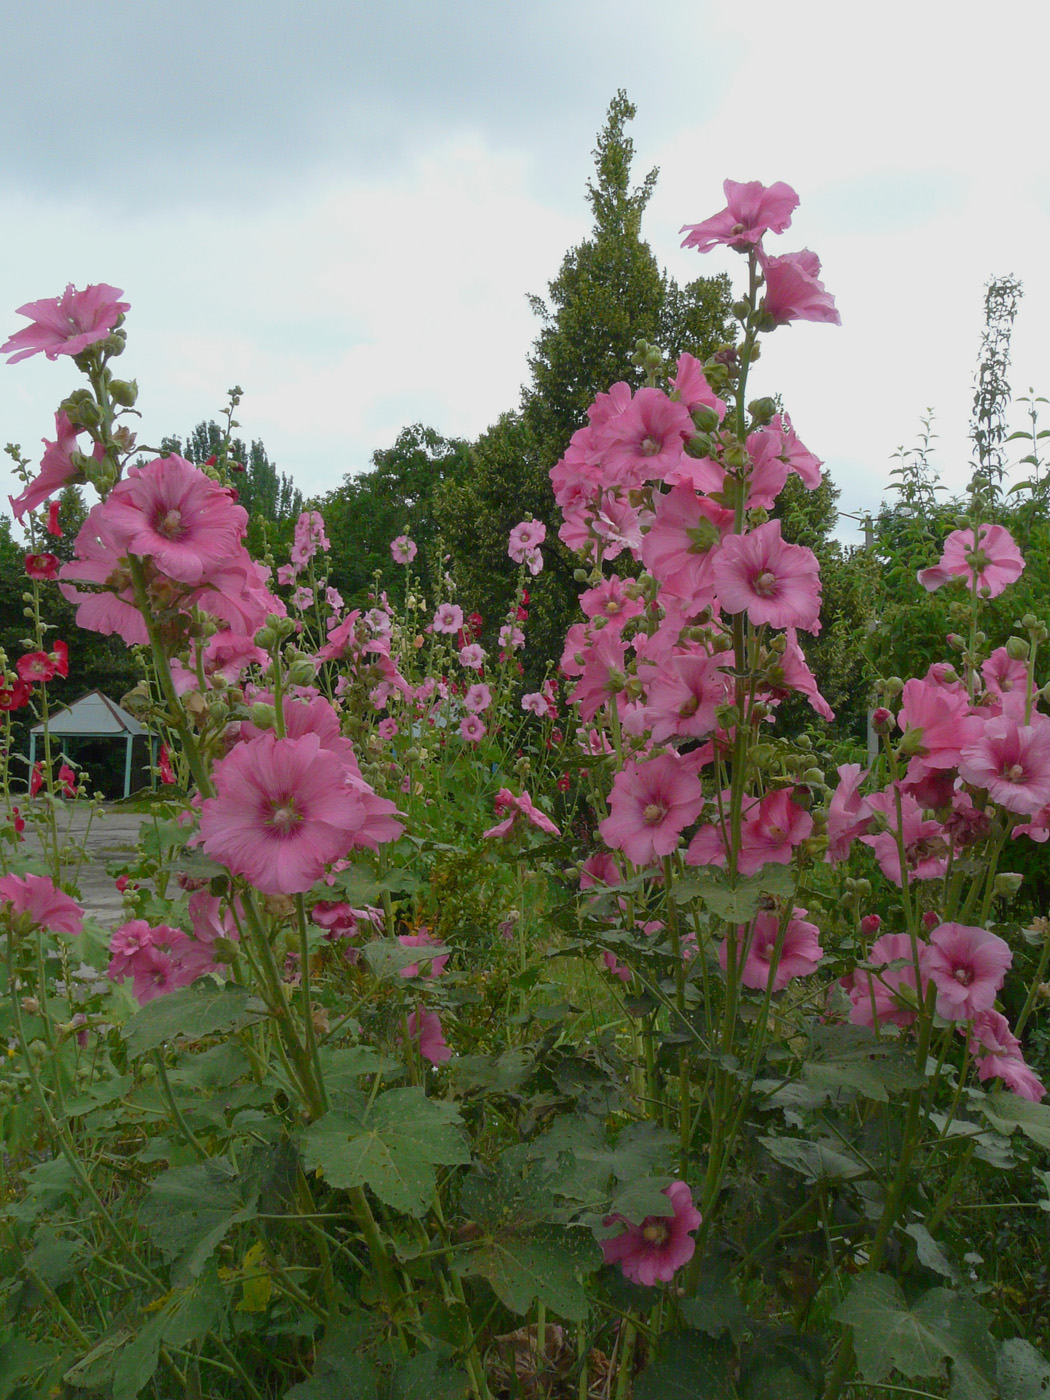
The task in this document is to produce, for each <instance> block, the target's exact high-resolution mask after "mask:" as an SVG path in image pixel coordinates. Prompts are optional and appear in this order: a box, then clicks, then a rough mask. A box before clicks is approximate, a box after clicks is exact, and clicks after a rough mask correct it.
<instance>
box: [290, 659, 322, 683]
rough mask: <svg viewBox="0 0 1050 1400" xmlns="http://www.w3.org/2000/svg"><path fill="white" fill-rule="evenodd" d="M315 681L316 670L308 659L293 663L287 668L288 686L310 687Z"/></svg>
mask: <svg viewBox="0 0 1050 1400" xmlns="http://www.w3.org/2000/svg"><path fill="white" fill-rule="evenodd" d="M316 679H317V670H316V668H315V666H314V663H313V662H312V661H311V660H310V658H309V657H307V656H304V657H303V658H302V659H301V660H299V661H294V662H293V663H292V664H291V666H289V668H288V683H289V685H312V684H313V683H314V681H315V680H316Z"/></svg>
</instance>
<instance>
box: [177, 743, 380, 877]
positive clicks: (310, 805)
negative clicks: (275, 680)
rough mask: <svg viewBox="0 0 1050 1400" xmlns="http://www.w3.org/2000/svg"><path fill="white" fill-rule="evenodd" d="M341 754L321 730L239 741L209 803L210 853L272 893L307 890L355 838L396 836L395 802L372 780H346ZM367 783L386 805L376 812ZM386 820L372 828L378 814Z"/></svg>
mask: <svg viewBox="0 0 1050 1400" xmlns="http://www.w3.org/2000/svg"><path fill="white" fill-rule="evenodd" d="M334 757H335V755H334V754H333V752H332V751H331V750H329V749H328V748H325V747H324V746H323V745H322V742H321V739H320V738H319V736H318V735H317V734H313V733H307V734H304V735H303V736H302V737H301V738H298V739H294V738H293V739H279V738H277V736H276V735H275V734H273V733H272V732H267V733H264V734H262V735H260V736H259V738H257V739H250V740H247V741H246V742H244V743H241V744H238V745H237V746H236V747H235V748H234V749H232V750H231V752H230V753H229V754H228V755H227V756H226V757H225V758H224V759H220V761H219V762H218V763H217V764H216V765H215V770H214V781H215V788H216V794H217V795H216V796H215V797H209V798H207V799H206V800H205V801H204V803H203V804H202V807H201V844H202V846H203V849H204V851H205V854H207V855H209V856H211V858H212V859H213V860H217V861H218V862H219V863H220V864H221V865H225V866H226V867H227V868H228V869H229V870H231V871H232V872H233V873H234V874H235V875H243V876H244V877H245V878H246V879H248V880H250V881H251V882H252V884H253V885H255V886H256V888H257V889H260V890H262V891H263V892H264V893H265V894H300V893H302V892H304V891H305V890H308V889H310V888H311V886H312V885H314V884H315V883H316V882H317V880H319V879H320V877H321V876H322V875H323V874H324V870H325V866H327V865H329V864H330V863H331V862H332V861H334V860H337V859H339V857H341V856H345V855H346V854H347V852H348V851H349V850H350V849H351V848H352V847H353V846H355V845H372V844H374V843H375V842H376V841H387V840H391V839H393V836H394V835H399V834H400V832H401V827H400V824H399V823H397V822H391V821H389V816H388V814H389V813H390V812H392V811H393V810H394V808H393V804H392V803H389V802H382V801H381V799H378V798H376V797H375V794H374V793H372V791H371V789H370V788H367V785H366V784H363V783H355V784H354V785H351V784H350V783H349V782H347V781H346V774H345V773H344V777H343V781H340V780H339V765H338V763H333V759H334ZM361 789H364V790H365V791H366V792H367V793H368V794H370V795H371V797H372V799H373V804H379V806H380V808H381V809H384V810H380V811H378V812H375V813H374V814H373V813H372V812H371V811H370V810H369V805H370V804H367V803H366V802H365V801H363V796H364V794H363V793H362V791H361ZM373 815H374V816H376V817H378V826H377V827H375V828H374V829H373V830H372V831H371V832H369V829H368V828H369V823H370V819H371V818H372V817H373Z"/></svg>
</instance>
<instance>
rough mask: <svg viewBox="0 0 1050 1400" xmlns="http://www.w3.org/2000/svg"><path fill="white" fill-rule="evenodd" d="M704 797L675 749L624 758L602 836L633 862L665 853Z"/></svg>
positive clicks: (601, 826) (694, 816)
mask: <svg viewBox="0 0 1050 1400" xmlns="http://www.w3.org/2000/svg"><path fill="white" fill-rule="evenodd" d="M703 803H704V795H703V790H702V789H701V786H700V780H699V778H697V776H696V773H695V772H694V771H693V769H692V768H691V767H690V766H689V765H688V764H687V763H686V762H685V761H684V760H683V759H681V758H679V757H678V755H677V754H661V755H660V756H659V757H658V758H652V759H649V760H648V761H647V762H645V763H627V764H625V765H624V767H623V768H622V769H621V770H620V772H619V773H617V775H616V777H615V778H614V779H613V789H612V792H611V793H610V795H609V816H607V817H606V818H605V820H604V821H602V822H599V824H598V830H599V831H600V832H601V835H602V840H603V841H604V842H605V843H606V845H608V846H611V847H612V848H613V850H617V851H623V853H624V855H625V856H626V857H627V859H628V860H629V861H632V862H633V863H634V864H635V865H651V864H652V863H653V862H654V861H656V860H658V859H660V858H661V857H663V856H669V855H670V854H671V852H672V851H673V850H675V848H676V847H677V845H678V839H679V837H680V836H681V834H682V831H683V830H684V829H685V828H686V827H687V826H689V825H691V823H693V822H695V821H696V819H697V817H698V816H699V815H700V809H701V807H702V806H703Z"/></svg>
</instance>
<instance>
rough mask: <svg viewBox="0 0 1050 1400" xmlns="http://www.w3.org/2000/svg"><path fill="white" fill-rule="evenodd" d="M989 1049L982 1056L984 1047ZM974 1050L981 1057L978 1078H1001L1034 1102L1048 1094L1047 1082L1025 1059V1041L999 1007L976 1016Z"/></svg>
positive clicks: (972, 1032) (971, 1042)
mask: <svg viewBox="0 0 1050 1400" xmlns="http://www.w3.org/2000/svg"><path fill="white" fill-rule="evenodd" d="M982 1050H985V1051H987V1052H988V1053H987V1054H985V1055H983V1056H981V1051H982ZM970 1051H971V1053H972V1054H974V1055H978V1056H981V1057H980V1058H979V1059H978V1060H977V1078H978V1079H979V1080H981V1082H982V1083H984V1082H985V1081H986V1080H989V1079H1001V1080H1002V1081H1003V1083H1004V1084H1005V1085H1006V1087H1007V1088H1008V1089H1010V1090H1011V1091H1012V1092H1013V1093H1015V1094H1017V1095H1018V1096H1019V1097H1020V1098H1022V1099H1027V1100H1028V1101H1029V1102H1030V1103H1039V1101H1040V1100H1041V1099H1043V1098H1045V1097H1046V1086H1045V1085H1044V1084H1043V1083H1042V1082H1041V1080H1040V1079H1039V1078H1038V1077H1037V1076H1036V1075H1035V1074H1034V1073H1033V1071H1032V1070H1031V1069H1030V1068H1029V1067H1028V1065H1026V1064H1025V1062H1024V1056H1023V1055H1022V1054H1021V1042H1020V1041H1019V1040H1018V1039H1017V1037H1016V1036H1015V1035H1014V1033H1013V1032H1012V1031H1011V1029H1010V1024H1009V1022H1008V1021H1007V1019H1006V1017H1005V1016H1002V1015H1000V1014H999V1012H998V1011H980V1012H978V1014H977V1015H976V1016H975V1017H974V1018H973V1025H972V1027H971V1034H970Z"/></svg>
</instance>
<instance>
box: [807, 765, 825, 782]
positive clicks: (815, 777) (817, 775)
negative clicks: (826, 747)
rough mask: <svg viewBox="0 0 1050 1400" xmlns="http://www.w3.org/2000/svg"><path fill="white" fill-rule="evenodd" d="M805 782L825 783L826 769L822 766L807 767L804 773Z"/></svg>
mask: <svg viewBox="0 0 1050 1400" xmlns="http://www.w3.org/2000/svg"><path fill="white" fill-rule="evenodd" d="M802 781H803V782H804V783H823V781H824V770H823V769H822V768H807V769H806V771H805V772H804V773H803V774H802Z"/></svg>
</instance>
